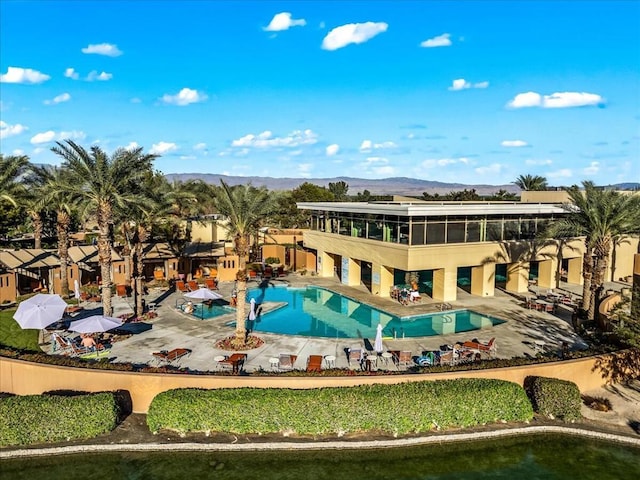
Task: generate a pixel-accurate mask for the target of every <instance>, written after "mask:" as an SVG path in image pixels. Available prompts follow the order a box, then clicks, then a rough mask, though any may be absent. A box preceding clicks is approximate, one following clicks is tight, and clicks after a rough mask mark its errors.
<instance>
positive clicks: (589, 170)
mask: <svg viewBox="0 0 640 480" xmlns="http://www.w3.org/2000/svg"><path fill="white" fill-rule="evenodd" d="M599 171H600V163H599V162H591V163H590V164H589V166H588V167H585V168H584V169H583V170H582V173H584V174H585V175H595V174H596V173H598V172H599Z"/></svg>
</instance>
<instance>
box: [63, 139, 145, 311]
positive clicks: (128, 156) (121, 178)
mask: <svg viewBox="0 0 640 480" xmlns="http://www.w3.org/2000/svg"><path fill="white" fill-rule="evenodd" d="M51 151H53V152H54V153H55V154H57V155H59V156H60V157H62V159H63V168H66V169H68V170H69V172H70V173H71V174H72V175H73V177H74V180H75V182H69V183H66V184H65V190H66V192H67V193H68V194H70V195H74V196H77V197H78V198H79V199H81V205H82V207H83V209H84V211H85V212H86V213H91V214H93V215H95V218H96V220H97V224H98V232H99V233H98V262H99V263H100V276H101V289H102V305H103V313H104V315H107V316H109V315H111V314H112V311H113V309H112V306H111V248H112V235H113V233H112V230H113V221H114V220H113V219H114V210H119V209H123V208H126V206H128V205H132V204H136V203H139V202H140V194H139V190H140V188H139V186H140V182H141V179H142V177H143V176H144V175H145V173H147V172H149V171H150V170H151V166H152V163H153V160H154V159H155V158H156V155H151V154H143V153H142V148H136V149H131V150H127V149H123V148H119V149H117V150H116V151H115V152H113V154H112V155H111V156H109V155H107V153H106V152H105V151H104V150H102V149H101V148H100V147H98V146H95V145H94V146H92V147H91V148H90V150H89V151H87V150H86V149H85V148H84V147H82V146H80V145H78V144H76V143H75V142H73V141H72V140H66V141H65V142H56V146H55V147H53V148H52V149H51Z"/></svg>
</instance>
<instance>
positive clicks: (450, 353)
mask: <svg viewBox="0 0 640 480" xmlns="http://www.w3.org/2000/svg"><path fill="white" fill-rule="evenodd" d="M454 354H455V351H454V350H440V351H439V352H438V364H440V365H455V362H456V359H455V355H454Z"/></svg>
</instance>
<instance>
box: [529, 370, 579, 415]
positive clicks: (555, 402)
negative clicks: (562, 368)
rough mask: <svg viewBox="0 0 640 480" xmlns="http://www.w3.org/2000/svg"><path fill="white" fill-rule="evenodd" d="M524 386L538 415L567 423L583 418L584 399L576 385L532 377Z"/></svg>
mask: <svg viewBox="0 0 640 480" xmlns="http://www.w3.org/2000/svg"><path fill="white" fill-rule="evenodd" d="M524 386H525V390H526V392H527V395H528V396H529V399H530V400H531V404H532V405H533V410H534V411H535V412H536V413H539V414H541V415H544V416H546V417H549V418H557V419H560V420H564V421H566V422H572V421H575V420H578V419H580V418H581V417H582V415H581V413H580V405H581V403H582V399H581V398H580V390H579V389H578V386H577V385H576V384H575V383H573V382H569V381H567V380H560V379H557V378H548V377H533V376H531V377H527V378H525V381H524Z"/></svg>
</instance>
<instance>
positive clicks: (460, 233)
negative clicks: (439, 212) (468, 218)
mask: <svg viewBox="0 0 640 480" xmlns="http://www.w3.org/2000/svg"><path fill="white" fill-rule="evenodd" d="M463 242H464V222H449V223H447V243H463Z"/></svg>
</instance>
